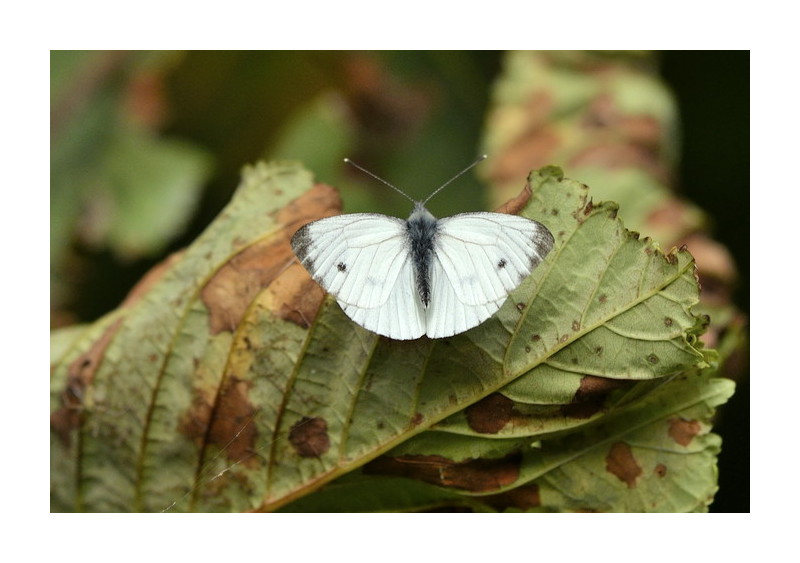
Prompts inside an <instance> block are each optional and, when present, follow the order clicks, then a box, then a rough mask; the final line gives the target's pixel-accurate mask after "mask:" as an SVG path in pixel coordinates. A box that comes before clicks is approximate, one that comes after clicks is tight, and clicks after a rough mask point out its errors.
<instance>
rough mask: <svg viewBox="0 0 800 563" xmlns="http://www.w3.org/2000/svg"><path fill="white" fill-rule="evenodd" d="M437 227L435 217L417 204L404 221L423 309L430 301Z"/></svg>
mask: <svg viewBox="0 0 800 563" xmlns="http://www.w3.org/2000/svg"><path fill="white" fill-rule="evenodd" d="M437 226H438V222H437V220H436V217H434V216H433V215H431V214H430V212H429V211H428V210H427V209H425V208H424V207H423V206H422V204H419V203H417V204H416V205H415V206H414V211H413V212H412V213H411V215H410V216H409V217H408V221H406V229H407V230H408V239H409V243H410V246H411V260H412V265H413V268H414V281H415V286H416V288H417V292H418V293H419V297H420V299H421V300H422V304H423V305H424V306H425V307H428V304H429V303H430V300H431V260H432V259H433V243H434V240H435V238H436V230H437Z"/></svg>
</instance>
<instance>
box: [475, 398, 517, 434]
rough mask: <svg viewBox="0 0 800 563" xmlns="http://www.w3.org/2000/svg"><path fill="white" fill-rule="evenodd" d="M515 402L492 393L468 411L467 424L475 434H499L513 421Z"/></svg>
mask: <svg viewBox="0 0 800 563" xmlns="http://www.w3.org/2000/svg"><path fill="white" fill-rule="evenodd" d="M513 409H514V402H513V401H512V400H511V399H509V398H508V397H506V396H504V395H501V394H500V393H492V394H491V395H489V396H488V397H485V398H483V399H481V400H480V401H478V402H477V403H475V404H474V405H470V406H469V407H467V409H466V415H467V423H468V424H469V427H470V428H472V429H473V430H474V431H475V432H480V433H481V434H497V433H498V432H500V430H502V429H503V428H504V427H505V425H506V424H508V422H509V421H510V420H511V417H512V411H513Z"/></svg>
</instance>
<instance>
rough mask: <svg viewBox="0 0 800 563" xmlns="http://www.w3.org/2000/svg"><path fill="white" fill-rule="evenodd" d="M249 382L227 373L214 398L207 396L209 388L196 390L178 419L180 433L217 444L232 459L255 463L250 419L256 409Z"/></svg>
mask: <svg viewBox="0 0 800 563" xmlns="http://www.w3.org/2000/svg"><path fill="white" fill-rule="evenodd" d="M251 385H252V384H251V383H250V382H249V381H243V380H241V379H239V378H237V377H234V376H229V377H227V378H226V379H225V381H224V382H223V384H222V387H221V389H220V391H219V393H218V394H217V396H216V402H213V400H212V399H211V397H210V396H209V395H211V392H209V393H208V395H204V394H201V393H197V394H196V395H195V397H194V400H193V401H192V406H191V407H190V408H189V410H188V411H187V412H186V413H184V415H183V417H182V419H181V423H180V426H179V429H180V431H181V433H183V434H184V435H186V436H187V437H189V438H190V439H191V440H193V441H194V442H195V444H197V445H198V447H205V445H207V444H213V445H215V446H217V447H218V448H219V449H220V450H221V451H223V452H224V453H225V456H226V457H227V458H228V459H229V460H231V461H232V462H234V463H236V462H239V463H246V464H247V465H249V466H257V465H258V464H259V458H258V456H255V455H253V452H254V449H255V441H256V438H257V435H258V431H257V429H256V424H255V420H254V418H255V415H256V409H255V408H254V407H253V405H252V403H251V402H250V397H249V391H250V387H251Z"/></svg>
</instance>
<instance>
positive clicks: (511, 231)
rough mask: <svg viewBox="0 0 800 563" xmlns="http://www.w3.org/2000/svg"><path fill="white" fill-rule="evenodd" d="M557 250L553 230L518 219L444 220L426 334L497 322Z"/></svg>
mask: <svg viewBox="0 0 800 563" xmlns="http://www.w3.org/2000/svg"><path fill="white" fill-rule="evenodd" d="M552 247H553V235H552V234H551V233H550V231H549V230H548V229H547V227H545V226H544V225H542V224H541V223H538V222H536V221H532V220H531V219H526V218H524V217H519V216H517V215H507V214H503V213H463V214H460V215H454V216H452V217H447V218H444V219H440V220H439V225H438V229H437V231H436V239H435V241H434V256H433V260H432V263H431V284H432V288H433V289H432V292H431V293H432V295H431V305H430V307H429V308H428V309H427V311H426V315H427V318H426V326H427V330H426V334H427V335H428V336H429V337H431V338H442V337H444V336H450V335H452V334H458V333H459V332H463V331H465V330H468V329H470V328H472V327H474V326H477V325H479V324H480V323H482V322H483V321H485V320H486V319H488V318H489V317H491V316H492V315H493V314H494V313H495V312H496V311H497V310H498V309H499V308H500V307H501V306H502V304H503V303H504V302H505V300H506V297H507V296H508V294H509V293H510V292H511V291H513V290H514V289H516V288H517V286H519V284H520V283H522V280H524V279H525V278H526V277H527V276H528V275H529V274H530V273H531V271H533V269H534V268H535V267H536V266H538V265H539V264H540V263H541V261H542V260H543V259H544V257H545V256H546V255H547V254H548V252H550V250H551V249H552Z"/></svg>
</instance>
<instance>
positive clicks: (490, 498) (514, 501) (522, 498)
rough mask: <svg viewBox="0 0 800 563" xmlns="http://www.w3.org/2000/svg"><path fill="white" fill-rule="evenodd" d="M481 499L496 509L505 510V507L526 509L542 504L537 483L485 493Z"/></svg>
mask: <svg viewBox="0 0 800 563" xmlns="http://www.w3.org/2000/svg"><path fill="white" fill-rule="evenodd" d="M481 500H482V501H483V502H485V503H487V504H489V505H490V506H493V507H494V508H496V509H498V510H505V509H507V508H519V509H520V510H528V509H530V508H536V507H537V506H541V505H542V499H541V497H540V495H539V485H537V484H536V483H531V484H529V485H522V486H521V487H516V488H514V489H511V490H510V491H506V492H504V493H498V494H495V495H487V496H485V497H482V498H481Z"/></svg>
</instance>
